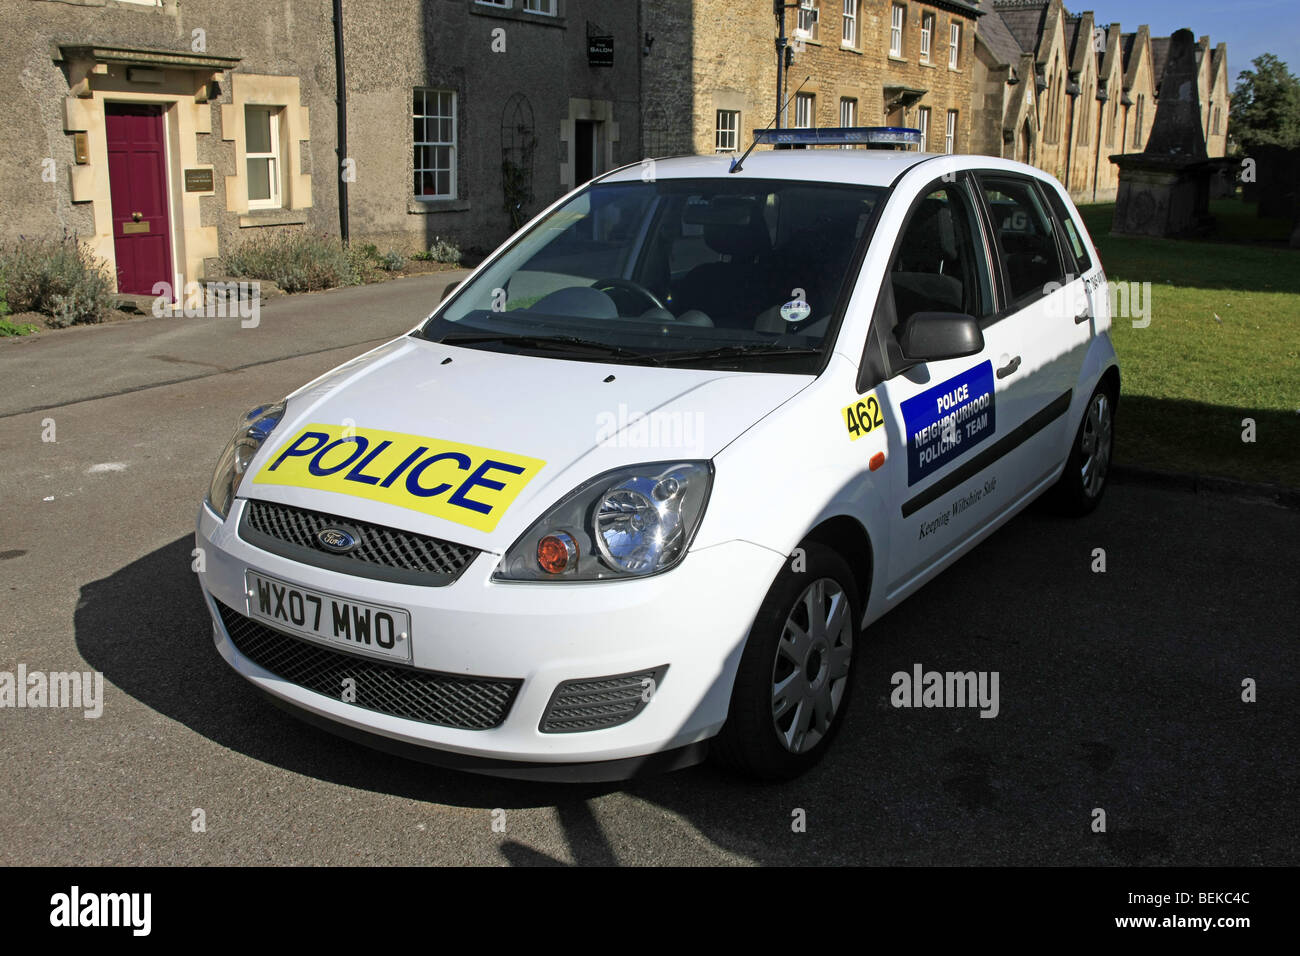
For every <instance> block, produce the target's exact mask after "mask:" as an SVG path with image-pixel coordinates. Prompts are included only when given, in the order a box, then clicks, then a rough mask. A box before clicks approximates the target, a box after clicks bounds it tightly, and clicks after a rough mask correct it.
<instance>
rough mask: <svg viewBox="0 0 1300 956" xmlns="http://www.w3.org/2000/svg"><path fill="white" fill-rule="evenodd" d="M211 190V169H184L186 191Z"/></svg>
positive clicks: (202, 191)
mask: <svg viewBox="0 0 1300 956" xmlns="http://www.w3.org/2000/svg"><path fill="white" fill-rule="evenodd" d="M212 190H213V185H212V170H210V169H187V170H185V191H186V192H187V193H210V192H212Z"/></svg>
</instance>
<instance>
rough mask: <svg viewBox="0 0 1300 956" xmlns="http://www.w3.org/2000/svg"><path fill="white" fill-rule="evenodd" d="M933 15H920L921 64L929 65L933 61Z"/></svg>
mask: <svg viewBox="0 0 1300 956" xmlns="http://www.w3.org/2000/svg"><path fill="white" fill-rule="evenodd" d="M935 19H936V18H935V15H934V14H933V13H923V14H921V62H922V63H930V62H933V60H934V27H935Z"/></svg>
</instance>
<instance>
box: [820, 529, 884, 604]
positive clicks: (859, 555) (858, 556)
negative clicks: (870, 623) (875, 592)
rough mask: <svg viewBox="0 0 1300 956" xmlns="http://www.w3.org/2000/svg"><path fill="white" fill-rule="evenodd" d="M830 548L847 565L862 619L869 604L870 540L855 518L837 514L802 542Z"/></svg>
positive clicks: (872, 562) (871, 559)
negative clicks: (858, 601) (855, 589)
mask: <svg viewBox="0 0 1300 956" xmlns="http://www.w3.org/2000/svg"><path fill="white" fill-rule="evenodd" d="M803 540H804V541H815V542H817V543H818V544H820V545H823V546H825V547H827V548H830V549H831V550H832V551H834V552H835V553H836V554H838V555H839V556H840V557H841V558H843V559H844V561H845V562H846V563H847V564H848V566H849V569H850V570H851V571H852V572H853V584H854V586H855V587H856V588H857V589H858V599H859V600H860V601H861V602H862V607H861V608H860V612H861V613H862V615H863V616H864V617H865V615H866V612H867V605H868V603H870V600H871V580H872V573H873V571H874V569H875V552H874V549H873V548H872V545H871V536H870V535H869V534H868V533H867V529H866V528H864V527H863V526H862V524H861V522H859V521H858V520H857V519H856V518H854V517H852V516H850V515H846V514H839V515H834V516H832V517H830V518H826V519H825V520H823V521H822V522H820V523H819V524H817V525H816V526H815V527H814V528H813V529H812V530H811V531H809V532H808V533H807V534H806V535H804V538H803Z"/></svg>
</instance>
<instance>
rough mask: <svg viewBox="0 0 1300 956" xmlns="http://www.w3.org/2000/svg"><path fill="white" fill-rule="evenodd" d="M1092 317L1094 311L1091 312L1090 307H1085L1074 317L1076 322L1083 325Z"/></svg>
mask: <svg viewBox="0 0 1300 956" xmlns="http://www.w3.org/2000/svg"><path fill="white" fill-rule="evenodd" d="M1091 318H1092V312H1090V311H1089V310H1088V309H1084V310H1083V311H1082V312H1080V313H1079V314H1078V315H1076V316H1075V317H1074V324H1075V325H1083V323H1085V322H1087V321H1088V320H1089V319H1091Z"/></svg>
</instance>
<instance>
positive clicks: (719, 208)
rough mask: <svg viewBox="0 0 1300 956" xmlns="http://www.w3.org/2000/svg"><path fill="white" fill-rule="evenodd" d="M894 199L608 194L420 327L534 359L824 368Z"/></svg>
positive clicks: (669, 190) (716, 185)
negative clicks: (869, 243)
mask: <svg viewBox="0 0 1300 956" xmlns="http://www.w3.org/2000/svg"><path fill="white" fill-rule="evenodd" d="M883 194H884V190H882V189H878V188H872V187H866V186H855V185H835V184H827V183H808V182H787V181H776V180H757V181H756V180H741V179H730V178H729V179H666V180H658V181H656V182H630V183H597V184H594V185H592V186H591V187H589V188H587V189H585V190H583V191H582V192H580V193H578V194H577V195H575V196H574V197H573V198H572V199H570V200H569V201H568V202H566V203H564V204H563V205H562V206H560V207H559V208H557V209H555V210H554V211H553V212H552V213H551V214H550V215H548V216H546V217H545V218H544V219H542V220H541V221H540V222H539V223H537V224H536V225H535V226H534V227H533V228H532V229H530V230H529V231H528V232H527V233H526V234H525V235H523V236H522V237H520V238H519V239H518V240H517V241H516V242H515V243H514V244H513V245H512V246H510V247H509V248H507V249H506V250H505V252H504V253H503V254H502V255H501V256H500V257H499V258H498V259H497V260H496V261H495V262H494V263H493V264H492V265H491V266H490V267H489V268H488V269H486V270H485V271H484V272H483V273H482V274H481V275H479V276H478V277H477V278H476V279H475V280H474V281H472V282H469V283H467V284H466V285H464V286H463V287H461V288H459V289H457V290H456V291H455V293H454V295H453V296H452V297H451V298H449V299H448V300H447V301H446V302H445V303H444V304H443V305H442V306H441V307H440V308H439V309H438V311H437V312H435V313H434V315H433V316H432V317H431V318H430V320H429V322H428V323H426V324H425V326H424V327H423V329H422V330H421V334H423V335H424V336H425V337H426V338H428V339H430V340H432V341H435V342H443V343H446V344H459V345H465V346H468V347H472V348H487V349H494V350H500V351H510V352H520V353H526V354H530V355H548V356H553V357H563V358H577V359H589V360H600V361H614V362H626V363H633V364H655V365H675V366H684V367H697V368H745V369H761V370H763V371H776V372H791V373H804V374H807V373H812V372H816V371H818V370H819V369H820V367H821V362H822V359H823V357H824V354H825V351H826V350H827V349H829V348H830V347H831V343H832V342H833V338H834V335H835V333H836V331H837V326H838V320H839V316H838V314H837V313H838V310H837V304H838V303H839V301H840V299H841V293H842V292H843V291H844V286H845V283H846V282H849V281H851V280H852V277H851V276H850V272H851V270H852V263H853V261H854V253H855V250H856V248H857V247H858V245H859V243H860V241H861V240H862V238H863V236H864V234H866V233H867V231H868V229H869V228H870V224H871V221H872V217H873V215H874V214H875V211H876V208H877V206H878V205H879V203H880V200H881V198H882V196H883Z"/></svg>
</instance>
